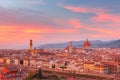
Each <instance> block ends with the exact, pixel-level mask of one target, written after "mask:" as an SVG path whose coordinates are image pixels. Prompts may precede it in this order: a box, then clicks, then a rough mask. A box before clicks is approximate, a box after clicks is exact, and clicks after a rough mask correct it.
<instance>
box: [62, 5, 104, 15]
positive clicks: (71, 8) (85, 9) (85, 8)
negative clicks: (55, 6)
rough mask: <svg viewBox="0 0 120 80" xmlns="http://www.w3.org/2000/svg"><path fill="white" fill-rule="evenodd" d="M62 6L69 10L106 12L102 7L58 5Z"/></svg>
mask: <svg viewBox="0 0 120 80" xmlns="http://www.w3.org/2000/svg"><path fill="white" fill-rule="evenodd" d="M60 6H61V7H62V8H64V9H67V10H70V11H72V12H78V13H100V12H106V10H104V9H102V8H90V7H76V6H70V5H66V6H65V5H60Z"/></svg>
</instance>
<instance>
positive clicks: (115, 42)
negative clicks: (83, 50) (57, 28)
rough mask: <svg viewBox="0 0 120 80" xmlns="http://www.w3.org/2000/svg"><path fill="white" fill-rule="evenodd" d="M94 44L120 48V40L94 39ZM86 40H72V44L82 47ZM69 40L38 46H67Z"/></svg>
mask: <svg viewBox="0 0 120 80" xmlns="http://www.w3.org/2000/svg"><path fill="white" fill-rule="evenodd" d="M90 42H91V44H92V47H94V48H102V47H107V48H120V40H110V41H101V40H92V41H90ZM83 43H84V41H72V44H73V46H74V47H82V44H83ZM68 44H69V42H64V43H55V44H45V45H40V46H38V47H37V48H65V47H67V46H68Z"/></svg>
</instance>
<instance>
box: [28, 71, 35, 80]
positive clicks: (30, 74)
mask: <svg viewBox="0 0 120 80" xmlns="http://www.w3.org/2000/svg"><path fill="white" fill-rule="evenodd" d="M34 75H35V73H34V72H33V71H29V73H28V76H27V78H26V80H33V77H34Z"/></svg>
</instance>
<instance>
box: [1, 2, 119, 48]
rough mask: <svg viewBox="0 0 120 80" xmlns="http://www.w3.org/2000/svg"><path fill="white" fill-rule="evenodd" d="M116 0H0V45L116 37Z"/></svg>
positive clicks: (117, 25) (110, 38)
mask: <svg viewBox="0 0 120 80" xmlns="http://www.w3.org/2000/svg"><path fill="white" fill-rule="evenodd" d="M119 4H120V0H0V48H1V49H7V48H10V49H14V48H16V49H19V48H28V47H29V40H30V39H32V40H33V43H34V46H38V45H42V44H47V43H59V42H67V41H79V40H86V38H88V39H89V40H113V39H120V36H119V34H120V5H119Z"/></svg>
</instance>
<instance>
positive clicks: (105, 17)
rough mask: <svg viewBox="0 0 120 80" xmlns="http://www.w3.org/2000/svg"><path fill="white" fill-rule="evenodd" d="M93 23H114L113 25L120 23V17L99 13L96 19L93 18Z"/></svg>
mask: <svg viewBox="0 0 120 80" xmlns="http://www.w3.org/2000/svg"><path fill="white" fill-rule="evenodd" d="M92 20H93V21H96V22H112V23H120V16H119V15H113V14H107V13H98V14H96V16H95V17H93V18H92Z"/></svg>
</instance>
